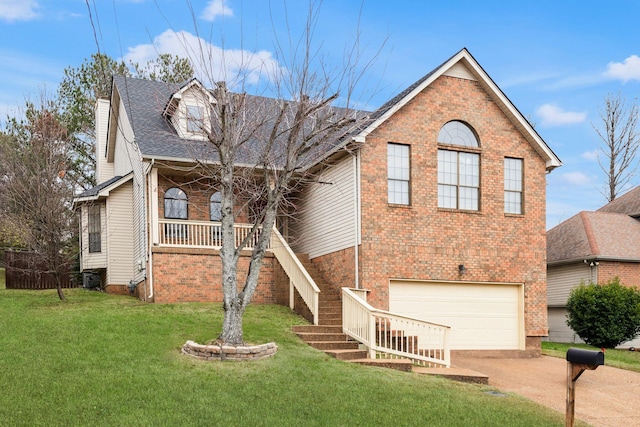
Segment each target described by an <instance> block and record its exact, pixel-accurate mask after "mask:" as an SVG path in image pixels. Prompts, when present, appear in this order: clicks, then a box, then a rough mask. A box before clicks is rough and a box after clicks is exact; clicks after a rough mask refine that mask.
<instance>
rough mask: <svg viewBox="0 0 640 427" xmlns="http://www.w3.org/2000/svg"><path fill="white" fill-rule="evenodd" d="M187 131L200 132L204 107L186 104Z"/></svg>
mask: <svg viewBox="0 0 640 427" xmlns="http://www.w3.org/2000/svg"><path fill="white" fill-rule="evenodd" d="M186 119H187V132H193V133H201V132H202V131H203V124H204V121H203V119H204V108H202V107H201V106H198V105H187V115H186Z"/></svg>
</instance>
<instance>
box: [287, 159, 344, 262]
mask: <svg viewBox="0 0 640 427" xmlns="http://www.w3.org/2000/svg"><path fill="white" fill-rule="evenodd" d="M290 229H291V233H290V235H291V244H292V246H293V247H294V249H295V250H296V251H297V252H301V253H307V254H309V256H310V257H311V258H315V257H318V256H321V255H326V254H328V253H332V252H335V251H339V250H342V249H346V248H349V247H353V246H354V245H355V239H356V227H355V183H354V176H353V160H352V158H351V157H350V156H347V157H346V158H344V159H342V160H341V161H340V162H338V163H337V164H336V165H333V166H332V167H330V168H329V169H328V170H326V171H324V172H323V173H321V174H320V176H319V177H318V183H312V184H310V185H309V187H308V188H307V190H305V192H304V194H303V195H302V196H301V204H300V206H299V208H298V209H297V212H296V213H295V220H294V221H292V224H291V228H290Z"/></svg>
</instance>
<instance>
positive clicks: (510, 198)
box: [504, 191, 522, 214]
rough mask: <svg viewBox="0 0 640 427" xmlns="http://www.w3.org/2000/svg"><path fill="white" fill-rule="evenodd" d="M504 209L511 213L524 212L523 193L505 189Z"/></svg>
mask: <svg viewBox="0 0 640 427" xmlns="http://www.w3.org/2000/svg"><path fill="white" fill-rule="evenodd" d="M504 211H505V213H510V214H521V213H522V193H518V192H513V191H505V192H504Z"/></svg>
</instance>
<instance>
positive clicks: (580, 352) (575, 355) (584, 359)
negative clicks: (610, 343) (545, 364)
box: [567, 348, 604, 367]
mask: <svg viewBox="0 0 640 427" xmlns="http://www.w3.org/2000/svg"><path fill="white" fill-rule="evenodd" d="M567 362H570V363H577V364H580V365H588V366H593V367H596V366H601V365H604V353H603V352H601V351H597V350H584V349H581V348H570V349H569V350H567Z"/></svg>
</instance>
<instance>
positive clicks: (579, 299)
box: [567, 277, 640, 348]
mask: <svg viewBox="0 0 640 427" xmlns="http://www.w3.org/2000/svg"><path fill="white" fill-rule="evenodd" d="M567 325H569V327H570V328H571V329H573V330H574V332H575V333H576V334H578V336H580V338H582V339H583V340H584V342H586V343H587V344H589V345H592V346H595V347H601V348H613V347H615V346H617V345H618V344H620V343H623V342H625V341H629V340H631V339H633V338H635V337H636V336H637V335H638V333H640V291H639V290H638V289H637V288H636V287H635V286H634V287H626V286H623V285H622V284H621V283H620V279H619V278H617V277H616V278H615V279H613V280H610V281H609V282H608V283H607V284H605V285H596V284H593V283H591V284H589V285H585V284H584V282H583V283H581V284H580V285H579V286H577V287H576V288H574V289H573V290H572V291H571V293H570V294H569V299H568V301H567Z"/></svg>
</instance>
